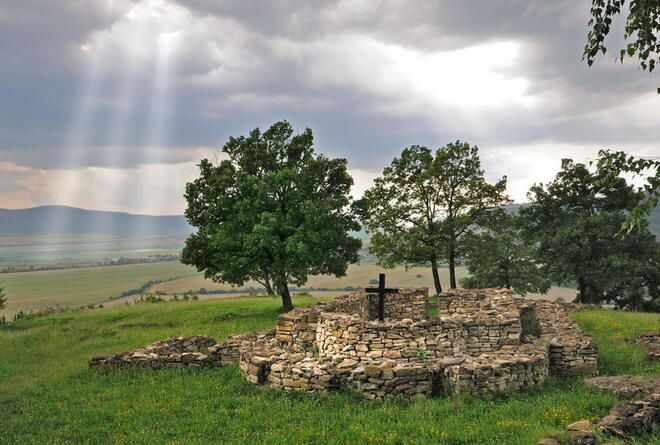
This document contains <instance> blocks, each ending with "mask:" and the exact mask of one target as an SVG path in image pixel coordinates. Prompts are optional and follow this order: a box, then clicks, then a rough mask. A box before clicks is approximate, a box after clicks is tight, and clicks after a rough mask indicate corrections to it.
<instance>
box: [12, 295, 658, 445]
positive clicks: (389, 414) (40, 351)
mask: <svg viewBox="0 0 660 445" xmlns="http://www.w3.org/2000/svg"><path fill="white" fill-rule="evenodd" d="M315 301H318V300H315V299H311V298H302V299H296V301H295V303H296V304H297V305H302V304H311V303H313V302H315ZM279 306H280V303H279V301H278V300H277V299H275V298H271V297H261V298H231V299H225V300H206V301H196V302H172V303H162V304H153V305H152V304H145V305H132V306H118V307H114V308H106V309H94V310H89V311H82V312H74V313H62V314H58V315H56V316H53V317H49V318H43V319H34V320H22V321H19V322H17V323H15V324H12V325H10V326H9V327H6V328H4V329H0V406H2V407H3V410H2V413H3V414H2V415H0V443H2V444H42V443H54V444H55V443H57V444H87V443H90V444H91V443H94V444H96V443H117V444H144V443H150V444H151V443H154V444H205V443H228V444H244V443H254V444H261V443H268V444H274V443H279V444H284V443H289V444H294V443H296V444H297V443H329V444H333V443H354V444H367V443H392V444H425V443H429V444H438V443H439V444H531V443H536V441H537V440H538V439H539V438H541V437H543V436H545V435H547V434H548V433H549V432H550V431H552V430H558V429H563V428H564V427H565V426H566V425H567V424H568V423H571V422H574V421H577V420H581V419H585V418H596V417H600V416H603V415H604V414H606V413H607V412H608V410H609V408H610V407H611V406H612V405H613V404H615V403H616V401H617V399H616V398H615V397H614V396H612V395H609V394H605V393H601V392H598V391H596V390H594V389H591V388H589V387H587V386H586V385H584V384H583V383H582V382H581V379H580V378H571V379H558V378H552V379H549V380H548V381H546V382H545V383H544V384H543V385H540V386H538V387H536V388H532V389H530V390H527V391H522V392H514V393H509V394H504V395H500V396H496V397H485V398H483V399H478V398H471V397H458V398H455V399H435V400H428V401H419V402H415V403H412V404H408V403H403V402H397V401H389V402H385V403H380V402H376V403H369V402H363V401H361V400H360V399H359V398H358V397H357V396H356V395H355V394H353V393H351V392H345V393H339V394H328V395H308V394H301V393H285V392H280V391H276V390H269V389H265V388H259V387H255V386H253V385H251V384H249V383H247V382H246V381H245V380H243V379H242V378H241V376H240V373H239V371H238V368H237V367H236V366H230V367H225V368H218V369H210V370H204V371H200V372H189V371H181V370H166V371H159V372H153V371H147V370H136V369H133V370H122V371H120V372H115V373H109V374H103V373H96V372H92V371H90V370H88V369H87V366H86V361H87V360H88V359H89V358H90V357H92V356H96V355H103V354H110V353H114V352H117V351H120V350H126V349H130V348H135V347H138V346H141V345H144V344H147V343H150V342H153V341H156V340H159V339H162V338H165V337H168V336H172V335H193V334H209V335H213V336H215V337H216V339H218V340H221V339H223V338H225V337H226V336H228V335H230V334H232V333H236V332H242V331H251V330H264V329H269V328H272V327H273V326H274V320H275V318H276V317H277V315H278V313H279V309H278V308H279ZM622 315H623V316H622ZM576 319H577V320H578V322H579V323H580V324H581V325H582V326H583V327H584V328H585V329H587V330H588V331H590V332H592V333H593V334H594V336H595V338H596V340H597V342H598V344H599V347H600V350H601V354H602V361H601V365H600V366H601V370H603V371H605V370H607V371H612V372H613V373H623V372H632V373H652V372H660V369H659V368H658V367H657V365H651V364H650V363H649V362H645V361H644V360H645V359H643V358H641V355H640V354H641V347H640V346H638V345H631V344H624V343H619V342H617V341H616V340H615V338H616V336H618V335H621V336H631V335H633V334H634V333H636V332H638V331H642V330H650V329H653V328H657V323H658V315H657V314H656V315H648V314H628V313H626V314H621V313H615V312H607V311H588V312H584V313H579V314H576ZM145 323H150V326H151V327H143V326H145ZM154 325H155V326H154ZM628 357H632V359H629V358H628ZM639 360H641V361H642V364H640V363H637V364H635V363H636V362H637V361H639ZM654 441H655V442H654ZM637 443H640V444H641V443H646V444H650V443H657V437H647V438H644V439H642V440H640V441H639V442H637Z"/></svg>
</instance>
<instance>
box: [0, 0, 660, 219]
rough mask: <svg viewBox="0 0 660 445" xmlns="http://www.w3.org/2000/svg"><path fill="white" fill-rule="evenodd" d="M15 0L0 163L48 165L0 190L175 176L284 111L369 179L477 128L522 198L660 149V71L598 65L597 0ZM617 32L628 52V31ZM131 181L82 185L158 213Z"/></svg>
mask: <svg viewBox="0 0 660 445" xmlns="http://www.w3.org/2000/svg"><path fill="white" fill-rule="evenodd" d="M9 5H10V6H2V7H0V55H1V57H2V60H1V62H2V63H0V75H2V78H3V82H2V83H1V84H0V95H1V96H2V97H3V101H2V103H1V104H0V160H2V161H6V162H10V163H12V165H15V166H22V168H27V169H31V173H30V174H32V173H34V174H35V175H36V173H35V172H37V171H39V172H45V173H39V175H41V176H38V175H37V176H35V178H36V177H43V176H45V177H47V178H48V181H47V183H45V184H42V185H37V183H34V182H27V183H26V182H25V178H24V177H23V179H20V178H19V177H18V176H17V173H16V172H10V171H9V170H8V169H7V168H6V167H5V166H6V165H8V164H0V173H1V176H2V177H3V178H4V179H0V185H2V188H1V189H0V193H2V194H3V195H2V196H7V198H6V200H7V202H9V199H10V198H9V194H10V193H11V194H12V195H11V196H12V197H11V200H12V201H11V202H18V200H22V201H21V202H28V201H30V202H35V203H41V202H46V201H50V200H59V199H65V198H66V196H70V194H69V195H67V193H68V191H70V190H72V188H73V187H74V186H75V184H79V183H81V182H79V181H90V187H92V188H93V187H97V186H96V185H95V184H103V185H104V186H107V185H108V183H109V182H112V181H126V183H127V184H128V185H127V186H126V187H124V189H130V187H142V186H145V187H146V186H147V185H148V184H151V185H152V186H153V187H155V188H156V189H158V190H160V191H162V193H166V192H170V193H177V192H175V188H176V187H174V186H172V187H170V188H168V187H166V186H165V185H163V184H160V183H159V182H158V181H157V178H158V176H159V174H158V173H156V172H157V171H160V172H161V173H160V176H161V177H166V175H167V174H169V173H171V174H172V178H182V177H183V176H185V174H183V173H181V175H183V176H179V173H176V172H183V171H188V170H186V168H188V167H184V166H186V165H194V163H195V162H196V160H198V159H199V157H201V156H205V155H208V153H210V152H211V149H209V148H203V147H220V146H222V145H223V144H224V142H225V141H226V139H227V138H228V137H229V136H232V135H239V134H245V133H246V132H247V131H249V130H250V129H252V128H254V127H256V126H259V127H262V128H264V127H267V126H268V125H270V124H271V123H272V122H274V121H276V120H280V119H287V120H289V121H290V122H292V123H293V125H294V126H295V127H296V128H298V129H303V128H305V127H311V128H312V129H313V130H314V134H315V141H316V147H317V149H318V150H319V151H321V152H323V153H325V154H327V155H330V156H341V157H345V158H347V159H348V161H349V166H350V168H351V170H352V171H355V172H358V173H356V184H358V183H359V184H362V185H360V187H362V188H363V185H364V184H366V183H367V182H368V181H369V180H370V179H369V178H371V177H372V176H373V175H374V174H377V173H379V172H380V171H382V168H383V167H385V166H386V165H387V164H389V162H390V161H391V159H392V158H393V157H394V156H396V155H398V154H399V153H400V151H401V149H403V148H404V147H406V146H409V145H412V144H423V145H427V146H429V147H430V148H437V147H440V146H442V145H444V144H446V143H447V142H449V141H453V140H456V139H461V140H465V141H468V142H470V143H473V144H477V145H478V146H479V147H480V149H481V154H482V158H483V164H484V167H485V168H486V170H487V172H488V173H489V174H490V175H492V176H493V177H498V176H499V175H501V174H507V175H508V177H509V181H510V184H512V187H514V188H515V191H513V192H512V194H513V195H515V197H516V199H519V197H520V196H522V195H524V193H523V191H524V190H523V189H524V188H525V187H527V184H529V185H531V183H533V182H534V181H536V180H539V179H540V178H546V177H547V176H548V175H549V174H551V173H552V172H554V171H556V169H557V168H558V160H559V159H560V157H562V156H571V157H574V158H576V159H577V160H584V159H585V157H588V156H593V154H594V153H595V152H596V151H597V150H598V149H599V148H603V147H614V148H617V149H626V150H629V151H631V152H632V153H637V154H651V155H658V154H660V147H658V142H657V141H658V140H660V127H659V126H658V124H659V122H658V119H659V118H660V100H658V96H657V94H655V89H656V88H657V86H658V77H657V74H655V73H654V74H649V73H645V72H640V71H639V70H637V69H636V67H635V65H634V63H632V62H630V63H626V64H624V65H620V64H617V63H614V62H613V60H612V58H613V56H610V55H609V52H608V55H607V57H603V58H601V60H599V61H598V62H597V63H596V64H595V65H594V66H593V67H591V68H588V67H587V66H586V64H585V63H584V62H582V61H581V53H582V47H583V44H584V40H585V38H586V22H587V19H588V5H582V4H576V3H575V2H573V1H570V0H558V1H554V2H539V1H534V2H529V1H524V0H505V1H502V2H483V1H477V0H466V1H462V2H455V1H439V2H429V1H422V0H419V1H416V0H411V1H402V0H380V1H356V0H331V1H303V0H265V1H261V2H245V1H239V0H227V1H222V2H218V1H213V0H178V1H174V0H114V1H110V0H82V1H80V0H61V1H60V2H58V6H57V7H54V6H52V5H51V3H50V2H44V1H40V0H10V1H9ZM619 24H620V23H619ZM615 25H616V23H615ZM608 43H609V44H610V49H611V51H610V52H615V51H614V50H615V49H616V48H617V47H618V46H620V45H621V37H620V35H614V36H613V37H612V39H610V41H609V42H608ZM200 147H202V148H200ZM530 165H531V167H530ZM168 166H176V167H172V168H174V170H173V171H170V170H168V168H169V167H168ZM64 172H68V173H64ZM74 172H75V173H74ZM139 175H143V176H144V177H150V175H151V176H154V179H145V180H144V181H143V182H144V184H143V183H141V182H139V181H137V180H136V179H135V178H136V177H138V176H139ZM110 178H113V179H112V180H111V179H110ZM358 178H359V180H358ZM21 181H23V182H21ZM58 181H60V182H58ZM26 184H27V185H26ZM179 186H180V185H179ZM99 187H100V186H99ZM50 188H52V189H50ZM57 189H59V190H60V191H64V192H58V193H55V192H54V190H57ZM166 190H167V191H166ZM26 193H28V195H26ZM30 193H32V194H30ZM99 193H100V192H99ZM144 194H145V195H147V194H148V193H147V192H146V191H145V193H144ZM91 195H96V193H90V196H91ZM126 195H127V196H120V195H117V196H106V195H103V194H99V195H98V196H100V197H101V198H102V199H103V200H102V201H96V202H91V201H84V200H78V201H76V202H83V203H86V204H95V205H96V206H102V207H103V208H110V207H112V208H124V209H128V208H131V209H138V210H139V207H140V206H141V205H145V206H147V207H148V208H149V211H154V212H157V209H156V208H155V207H154V205H153V204H152V203H147V202H138V201H139V200H136V198H135V197H134V196H129V195H130V193H129V194H126ZM27 196H29V198H28V197H27ZM173 196H174V195H173ZM101 198H99V199H101ZM81 199H82V198H81ZM54 203H60V202H54ZM177 205H179V207H180V204H177ZM172 208H173V207H172V206H170V205H169V204H167V203H165V204H163V209H162V210H163V212H165V211H166V210H167V211H170V210H172ZM145 212H146V211H145Z"/></svg>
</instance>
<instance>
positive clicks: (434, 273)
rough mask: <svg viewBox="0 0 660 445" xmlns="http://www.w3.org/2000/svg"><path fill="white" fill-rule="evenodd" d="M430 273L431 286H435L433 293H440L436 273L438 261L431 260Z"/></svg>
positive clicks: (440, 287)
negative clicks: (431, 278) (431, 274)
mask: <svg viewBox="0 0 660 445" xmlns="http://www.w3.org/2000/svg"><path fill="white" fill-rule="evenodd" d="M431 271H432V272H433V284H435V293H436V294H440V293H442V284H440V274H439V273H438V261H437V260H436V259H435V258H433V259H432V260H431Z"/></svg>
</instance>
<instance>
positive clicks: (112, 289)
mask: <svg viewBox="0 0 660 445" xmlns="http://www.w3.org/2000/svg"><path fill="white" fill-rule="evenodd" d="M193 274H196V272H195V271H194V270H193V269H191V268H190V267H188V266H185V265H183V264H180V263H178V262H161V263H146V264H130V265H126V266H103V267H86V268H78V269H62V270H47V271H39V272H17V273H8V274H2V275H0V281H4V284H3V285H4V287H5V293H6V294H7V299H8V303H7V308H6V309H5V310H3V311H0V313H3V314H8V315H12V314H14V313H16V312H18V311H20V310H23V311H30V310H38V309H44V308H46V307H49V306H57V305H62V306H81V305H88V304H98V303H102V302H104V301H106V300H108V299H109V298H113V297H117V296H118V295H120V294H121V293H122V292H124V291H126V290H129V289H135V288H138V287H139V286H141V285H143V284H144V283H145V282H147V281H150V280H167V279H171V278H174V277H186V276H190V275H193Z"/></svg>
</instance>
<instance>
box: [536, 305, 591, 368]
mask: <svg viewBox="0 0 660 445" xmlns="http://www.w3.org/2000/svg"><path fill="white" fill-rule="evenodd" d="M525 304H527V305H529V306H531V307H533V308H534V310H535V311H536V316H537V319H538V321H539V324H540V326H541V338H543V339H545V340H547V341H548V342H549V344H550V356H549V358H550V374H551V375H593V374H596V372H597V371H598V348H597V347H596V343H595V342H594V341H593V339H592V338H591V336H589V335H588V334H586V333H584V332H583V331H582V329H580V327H579V326H578V325H577V323H576V322H575V320H573V319H572V318H571V317H570V316H569V311H574V310H580V309H582V306H580V305H574V304H568V303H555V302H551V301H545V300H525Z"/></svg>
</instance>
